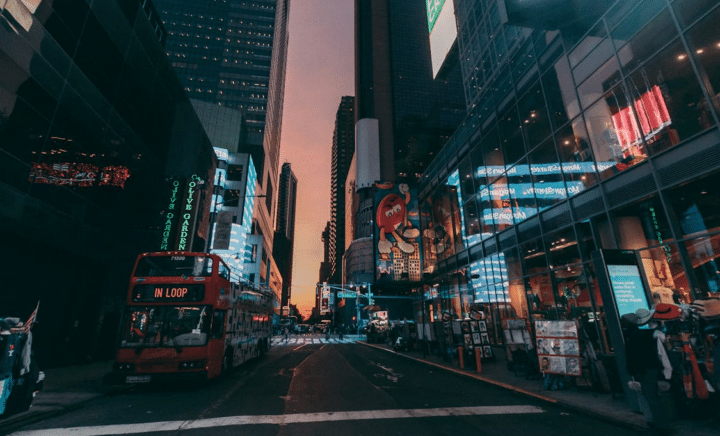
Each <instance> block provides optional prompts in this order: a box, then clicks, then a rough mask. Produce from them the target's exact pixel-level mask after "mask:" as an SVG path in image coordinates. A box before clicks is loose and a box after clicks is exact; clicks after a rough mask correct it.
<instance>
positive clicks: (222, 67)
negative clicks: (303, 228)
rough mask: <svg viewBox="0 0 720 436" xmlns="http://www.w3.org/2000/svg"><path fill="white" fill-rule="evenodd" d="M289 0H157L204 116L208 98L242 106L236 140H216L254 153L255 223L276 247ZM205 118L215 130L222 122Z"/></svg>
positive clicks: (175, 60)
mask: <svg viewBox="0 0 720 436" xmlns="http://www.w3.org/2000/svg"><path fill="white" fill-rule="evenodd" d="M289 3H290V1H289V0H254V1H252V2H245V1H240V0H230V1H224V2H207V1H203V0H155V5H156V6H157V9H158V10H159V11H160V16H161V18H162V21H163V23H164V25H165V28H166V29H167V39H166V50H167V54H168V56H169V58H170V60H171V62H172V65H173V67H174V68H175V71H176V73H177V75H178V77H179V78H180V81H181V83H182V85H183V87H184V89H185V92H186V93H187V94H188V96H189V97H190V98H191V99H192V100H193V101H194V106H195V109H196V111H197V112H198V114H199V115H200V117H201V119H203V120H204V121H206V120H213V119H214V117H213V116H212V113H214V112H215V111H216V110H215V109H213V107H212V105H210V104H208V103H211V104H214V105H219V106H224V107H226V108H229V109H232V110H234V111H236V114H235V116H234V119H232V120H229V121H228V122H230V123H232V124H233V125H238V126H239V134H238V137H237V139H236V141H235V143H234V144H222V145H216V144H214V145H216V146H220V147H222V148H225V149H227V150H228V151H229V152H230V153H236V152H239V153H248V154H250V156H252V161H253V163H254V164H255V168H256V171H257V175H258V178H257V183H258V189H257V191H256V193H257V196H258V197H261V198H264V201H258V202H255V205H256V206H255V207H256V209H257V210H256V212H255V213H254V214H253V226H252V228H253V234H257V235H262V236H263V252H266V253H272V244H273V234H274V223H273V220H274V216H275V211H274V210H273V207H274V199H275V197H276V190H277V189H276V186H277V182H278V176H279V156H280V131H281V126H282V103H283V96H284V88H285V71H286V63H287V45H288V37H289V36H288V25H287V22H288V15H289ZM200 102H205V103H204V104H203V103H200ZM205 112H208V114H204V113H205ZM224 113H225V114H228V113H229V112H227V111H226V112H224ZM205 124H206V125H205V127H206V129H207V130H208V132H209V134H210V136H211V137H212V136H213V134H212V133H211V131H212V130H213V129H217V128H219V127H218V126H217V125H215V124H216V123H215V122H213V123H211V124H210V123H207V122H206V123H205ZM220 128H222V127H220ZM269 262H272V259H271V258H269ZM270 269H271V265H270V264H267V265H264V267H263V268H262V270H263V271H264V272H262V273H261V277H259V281H260V282H265V283H267V280H268V277H267V276H268V275H269V271H270Z"/></svg>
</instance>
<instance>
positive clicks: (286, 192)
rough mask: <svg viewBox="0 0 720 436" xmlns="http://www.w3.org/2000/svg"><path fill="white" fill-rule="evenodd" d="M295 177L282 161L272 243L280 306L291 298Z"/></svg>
mask: <svg viewBox="0 0 720 436" xmlns="http://www.w3.org/2000/svg"><path fill="white" fill-rule="evenodd" d="M297 183H298V180H297V177H296V176H295V174H294V173H293V171H292V168H291V167H290V163H287V162H286V163H284V164H283V165H282V170H281V171H280V183H279V186H278V207H277V212H278V213H277V220H276V230H275V240H274V244H273V257H274V258H275V262H276V263H277V266H278V270H279V271H280V275H281V276H282V278H283V282H282V283H283V286H282V300H281V303H282V307H285V306H289V304H290V303H289V302H290V299H291V298H292V270H293V268H292V267H293V247H294V246H295V212H296V207H297Z"/></svg>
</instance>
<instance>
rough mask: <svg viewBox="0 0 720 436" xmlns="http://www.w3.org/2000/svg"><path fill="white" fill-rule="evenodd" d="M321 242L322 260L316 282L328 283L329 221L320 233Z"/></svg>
mask: <svg viewBox="0 0 720 436" xmlns="http://www.w3.org/2000/svg"><path fill="white" fill-rule="evenodd" d="M322 241H323V260H322V262H320V268H319V270H318V277H319V278H318V282H319V283H322V282H329V281H330V221H328V222H327V223H326V224H325V229H323V232H322Z"/></svg>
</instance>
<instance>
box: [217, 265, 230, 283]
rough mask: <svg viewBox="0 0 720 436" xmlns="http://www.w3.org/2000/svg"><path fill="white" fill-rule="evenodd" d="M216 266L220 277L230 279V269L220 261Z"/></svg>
mask: <svg viewBox="0 0 720 436" xmlns="http://www.w3.org/2000/svg"><path fill="white" fill-rule="evenodd" d="M218 266H219V268H218V273H219V274H220V277H222V278H224V279H225V280H230V271H229V270H228V269H227V267H226V266H225V265H224V264H222V263H221V264H219V265H218Z"/></svg>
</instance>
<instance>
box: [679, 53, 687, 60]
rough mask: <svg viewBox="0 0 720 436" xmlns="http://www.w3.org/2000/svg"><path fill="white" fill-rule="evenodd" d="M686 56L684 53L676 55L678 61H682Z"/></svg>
mask: <svg viewBox="0 0 720 436" xmlns="http://www.w3.org/2000/svg"><path fill="white" fill-rule="evenodd" d="M686 57H687V55H686V54H681V55H678V57H677V58H678V60H679V61H682V60H684V59H685V58H686Z"/></svg>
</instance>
